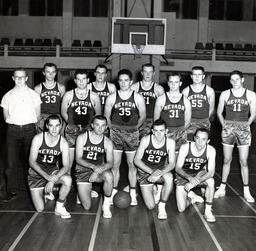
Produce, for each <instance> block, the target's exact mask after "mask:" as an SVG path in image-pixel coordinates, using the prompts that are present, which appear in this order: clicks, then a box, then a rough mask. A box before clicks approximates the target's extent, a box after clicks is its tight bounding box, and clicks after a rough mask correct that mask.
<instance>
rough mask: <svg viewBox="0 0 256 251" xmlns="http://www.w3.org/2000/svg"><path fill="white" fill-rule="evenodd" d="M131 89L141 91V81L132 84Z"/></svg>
mask: <svg viewBox="0 0 256 251" xmlns="http://www.w3.org/2000/svg"><path fill="white" fill-rule="evenodd" d="M131 89H132V90H133V91H136V92H138V91H139V82H137V83H134V84H132V85H131Z"/></svg>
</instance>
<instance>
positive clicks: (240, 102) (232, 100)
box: [227, 98, 249, 105]
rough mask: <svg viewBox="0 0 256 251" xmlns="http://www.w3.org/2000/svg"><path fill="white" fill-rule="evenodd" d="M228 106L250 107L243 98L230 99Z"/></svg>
mask: <svg viewBox="0 0 256 251" xmlns="http://www.w3.org/2000/svg"><path fill="white" fill-rule="evenodd" d="M227 104H228V105H233V104H241V105H249V103H248V101H247V100H245V99H241V98H236V99H230V100H228V101H227Z"/></svg>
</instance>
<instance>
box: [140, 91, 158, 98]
mask: <svg viewBox="0 0 256 251" xmlns="http://www.w3.org/2000/svg"><path fill="white" fill-rule="evenodd" d="M140 94H142V95H143V96H145V97H153V98H156V94H155V93H154V92H150V91H140Z"/></svg>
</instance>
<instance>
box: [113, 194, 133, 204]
mask: <svg viewBox="0 0 256 251" xmlns="http://www.w3.org/2000/svg"><path fill="white" fill-rule="evenodd" d="M113 202H114V205H115V206H116V207H118V208H127V207H129V206H130V203H131V196H130V194H129V193H127V192H125V191H118V192H117V193H116V194H115V196H114V198H113Z"/></svg>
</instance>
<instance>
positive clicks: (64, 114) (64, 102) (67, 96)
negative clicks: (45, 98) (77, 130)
mask: <svg viewBox="0 0 256 251" xmlns="http://www.w3.org/2000/svg"><path fill="white" fill-rule="evenodd" d="M72 93H73V90H72V91H68V92H66V93H65V94H64V96H63V98H62V102H61V116H62V117H63V119H64V120H65V122H66V123H67V122H68V107H69V105H70V101H71V99H72Z"/></svg>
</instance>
